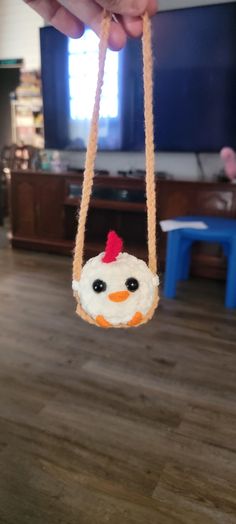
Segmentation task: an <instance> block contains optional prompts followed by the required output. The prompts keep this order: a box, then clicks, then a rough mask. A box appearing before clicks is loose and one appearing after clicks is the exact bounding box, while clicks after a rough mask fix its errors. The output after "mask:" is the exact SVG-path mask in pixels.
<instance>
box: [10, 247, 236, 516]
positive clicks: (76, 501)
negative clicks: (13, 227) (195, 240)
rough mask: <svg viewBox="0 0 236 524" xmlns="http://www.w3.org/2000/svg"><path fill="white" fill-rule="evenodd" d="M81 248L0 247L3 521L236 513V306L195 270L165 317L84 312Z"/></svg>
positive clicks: (164, 309) (163, 311) (162, 312)
mask: <svg viewBox="0 0 236 524" xmlns="http://www.w3.org/2000/svg"><path fill="white" fill-rule="evenodd" d="M70 265H71V260H70V259H69V258H64V257H59V256H47V255H40V254H34V253H32V254H31V253H27V252H12V251H11V250H10V249H9V248H7V247H4V242H2V247H1V250H0V297H1V302H0V345H1V351H0V523H1V524H36V523H37V524H106V523H111V524H235V523H236V417H235V415H236V313H235V312H232V311H231V312H230V311H228V312H227V311H226V310H225V309H224V307H223V296H224V285H223V283H214V282H210V281H199V280H193V281H191V282H188V283H185V284H184V285H182V286H181V287H180V289H179V300H176V301H165V300H162V301H161V305H160V308H159V312H158V314H157V315H156V317H155V319H154V321H152V322H151V323H150V324H149V325H147V326H146V327H143V328H139V329H138V330H134V331H128V332H127V331H119V332H118V331H108V332H104V331H102V330H99V329H97V328H94V327H90V326H88V325H86V324H84V323H83V322H81V321H80V320H78V319H77V318H76V316H75V314H74V303H73V298H72V296H71V290H70V286H71V283H70V278H71V275H70V271H71V269H70Z"/></svg>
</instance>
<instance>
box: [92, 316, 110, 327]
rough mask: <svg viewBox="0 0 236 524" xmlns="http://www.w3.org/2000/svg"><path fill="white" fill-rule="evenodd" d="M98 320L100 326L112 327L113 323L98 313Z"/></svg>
mask: <svg viewBox="0 0 236 524" xmlns="http://www.w3.org/2000/svg"><path fill="white" fill-rule="evenodd" d="M96 322H97V324H98V326H100V327H103V328H109V327H112V325H111V324H110V323H109V322H107V320H106V319H105V318H104V317H103V316H102V315H98V317H97V318H96Z"/></svg>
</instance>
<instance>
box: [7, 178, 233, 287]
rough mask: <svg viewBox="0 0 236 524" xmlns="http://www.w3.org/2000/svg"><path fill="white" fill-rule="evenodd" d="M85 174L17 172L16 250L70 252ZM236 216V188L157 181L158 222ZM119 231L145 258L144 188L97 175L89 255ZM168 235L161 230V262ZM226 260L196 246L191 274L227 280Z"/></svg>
mask: <svg viewBox="0 0 236 524" xmlns="http://www.w3.org/2000/svg"><path fill="white" fill-rule="evenodd" d="M82 179H83V174H82V172H81V173H70V172H68V173H45V172H33V171H13V172H12V173H11V178H10V209H11V243H12V246H13V247H14V248H23V249H31V250H37V251H45V252H51V253H63V254H71V253H72V251H73V248H74V239H75V233H76V216H77V208H78V206H79V203H80V194H81V186H82ZM194 214H196V215H197V214H200V215H204V214H205V215H208V216H222V217H234V218H236V186H234V185H230V184H224V183H223V184H222V183H221V184H217V183H210V182H209V183H208V182H181V181H167V180H166V181H165V180H160V181H158V185H157V220H158V221H159V220H164V219H167V218H172V217H175V216H180V215H194ZM110 229H115V230H116V231H117V232H118V234H120V235H121V236H122V237H123V238H124V244H125V248H126V249H127V251H129V252H130V253H133V254H136V255H137V256H140V257H143V258H146V254H147V252H146V204H145V186H144V182H143V181H142V180H140V179H134V178H128V177H123V176H116V177H114V176H109V175H104V176H102V175H97V176H96V177H95V184H94V194H93V198H92V201H91V208H90V211H89V217H88V226H87V236H86V257H90V256H94V255H96V254H98V253H99V252H100V251H103V249H104V243H105V240H106V235H107V232H108V231H109V230H110ZM165 244H166V235H164V234H163V233H162V232H161V230H160V228H158V246H159V263H160V267H161V269H163V267H164V260H165ZM225 267H226V264H225V258H224V256H223V253H222V251H221V249H220V248H219V247H218V246H215V245H209V246H206V245H196V246H195V247H194V252H193V257H192V272H193V273H194V274H196V275H200V276H208V277H214V278H221V277H224V274H225Z"/></svg>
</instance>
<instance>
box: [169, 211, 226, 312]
mask: <svg viewBox="0 0 236 524" xmlns="http://www.w3.org/2000/svg"><path fill="white" fill-rule="evenodd" d="M177 220H183V221H185V220H188V221H190V220H191V221H199V220H200V221H203V222H205V224H207V226H208V229H190V228H183V229H176V230H174V231H170V232H169V233H168V240H167V259H166V273H165V285H164V296H165V297H166V298H175V296H176V287H177V282H178V280H187V279H188V276H189V269H190V260H191V246H192V244H193V242H197V241H201V242H215V243H219V244H221V245H222V246H223V250H224V253H225V255H226V256H227V258H228V268H227V280H226V294H225V307H227V308H236V220H234V219H230V218H229V219H228V218H216V217H205V216H194V217H191V216H186V217H180V218H179V217H178V218H177Z"/></svg>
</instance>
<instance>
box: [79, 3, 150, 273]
mask: <svg viewBox="0 0 236 524" xmlns="http://www.w3.org/2000/svg"><path fill="white" fill-rule="evenodd" d="M110 24H111V14H110V13H108V12H106V11H105V12H104V17H103V21H102V27H101V35H100V43H99V69H98V81H97V88H96V95H95V103H94V109H93V115H92V120H91V127H90V134H89V141H88V147H87V154H86V161H85V171H84V182H83V189H82V197H81V204H80V212H79V221H78V231H77V235H76V243H75V253H74V263H73V279H74V280H79V279H80V276H81V271H82V266H83V255H84V237H85V227H86V219H87V214H88V208H89V202H90V198H91V192H92V186H93V178H94V166H95V159H96V154H97V142H98V122H99V111H100V102H101V93H102V86H103V79H104V69H105V60H106V52H107V48H108V38H109V32H110ZM143 78H144V117H145V136H146V197H147V224H148V255H149V268H150V269H151V271H152V272H153V273H156V270H157V259H156V194H155V173H154V170H155V155H154V138H153V136H154V131H153V80H152V49H151V24H150V20H149V16H148V15H147V14H146V13H145V14H144V15H143Z"/></svg>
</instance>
